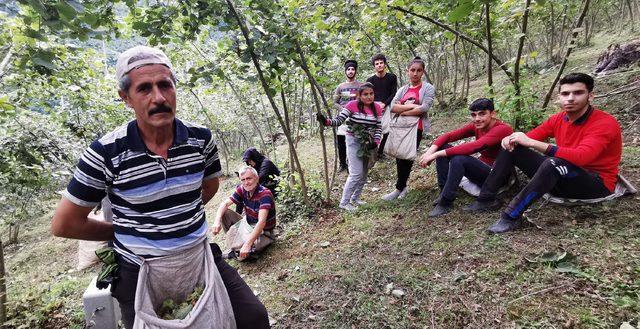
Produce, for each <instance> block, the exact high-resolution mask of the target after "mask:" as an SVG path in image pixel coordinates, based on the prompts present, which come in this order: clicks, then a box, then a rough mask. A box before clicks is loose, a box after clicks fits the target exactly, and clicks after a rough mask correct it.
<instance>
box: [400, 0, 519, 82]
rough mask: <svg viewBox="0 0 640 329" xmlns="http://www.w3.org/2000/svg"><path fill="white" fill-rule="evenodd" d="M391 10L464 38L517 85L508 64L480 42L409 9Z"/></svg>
mask: <svg viewBox="0 0 640 329" xmlns="http://www.w3.org/2000/svg"><path fill="white" fill-rule="evenodd" d="M389 8H391V9H393V10H397V11H399V12H403V13H405V14H409V15H413V16H416V17H419V18H422V19H424V20H426V21H427V22H429V23H432V24H434V25H436V26H438V27H440V28H441V29H444V30H447V31H449V32H451V33H453V34H455V35H457V36H458V37H460V38H462V39H463V40H466V41H467V42H469V43H471V44H473V45H474V46H476V47H478V48H480V50H482V51H484V52H485V53H486V54H487V55H489V56H491V58H492V59H493V61H494V62H496V64H498V66H500V68H501V69H502V71H503V72H504V73H505V74H506V75H507V77H509V80H511V83H513V84H515V80H514V78H513V74H511V72H509V68H508V66H507V63H506V62H504V61H502V60H500V59H499V58H497V57H496V55H494V54H492V53H490V52H489V50H488V49H487V48H486V47H485V46H483V45H482V44H481V43H479V42H478V41H476V40H474V39H472V38H471V37H469V36H467V35H466V34H464V33H462V32H460V31H458V30H456V29H454V28H453V27H451V26H449V25H447V24H445V23H442V22H440V21H438V20H436V19H433V18H431V17H427V16H424V15H420V14H417V13H414V12H412V11H409V10H407V9H404V8H400V7H397V6H389Z"/></svg>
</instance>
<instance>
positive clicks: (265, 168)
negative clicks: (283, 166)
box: [242, 147, 280, 197]
mask: <svg viewBox="0 0 640 329" xmlns="http://www.w3.org/2000/svg"><path fill="white" fill-rule="evenodd" d="M249 160H253V162H255V163H256V165H255V167H254V168H255V169H256V171H257V172H258V176H259V177H260V185H262V186H264V187H266V188H268V189H269V190H271V193H273V196H274V197H275V195H276V191H275V188H276V186H278V177H279V176H280V169H278V167H276V165H275V164H274V163H273V162H271V160H269V159H267V158H265V156H264V155H262V154H261V153H260V152H258V150H256V148H255V147H250V148H248V149H246V150H245V151H244V153H243V154H242V161H244V162H247V161H249Z"/></svg>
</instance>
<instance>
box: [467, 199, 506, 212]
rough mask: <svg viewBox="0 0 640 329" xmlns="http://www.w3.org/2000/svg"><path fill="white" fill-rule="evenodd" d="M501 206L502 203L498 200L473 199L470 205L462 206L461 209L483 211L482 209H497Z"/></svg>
mask: <svg viewBox="0 0 640 329" xmlns="http://www.w3.org/2000/svg"><path fill="white" fill-rule="evenodd" d="M500 207H502V203H501V202H500V201H498V200H493V201H478V200H476V201H473V203H471V204H470V205H468V206H466V207H464V208H462V210H464V211H467V212H483V211H492V210H498V209H500Z"/></svg>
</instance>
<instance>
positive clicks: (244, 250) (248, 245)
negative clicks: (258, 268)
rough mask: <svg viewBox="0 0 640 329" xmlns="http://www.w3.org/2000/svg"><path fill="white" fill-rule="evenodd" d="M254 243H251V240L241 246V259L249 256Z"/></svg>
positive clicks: (239, 256)
mask: <svg viewBox="0 0 640 329" xmlns="http://www.w3.org/2000/svg"><path fill="white" fill-rule="evenodd" d="M252 245H253V243H249V241H247V242H245V243H244V244H243V245H242V248H240V255H238V258H239V259H245V258H247V256H249V253H250V252H251V246H252Z"/></svg>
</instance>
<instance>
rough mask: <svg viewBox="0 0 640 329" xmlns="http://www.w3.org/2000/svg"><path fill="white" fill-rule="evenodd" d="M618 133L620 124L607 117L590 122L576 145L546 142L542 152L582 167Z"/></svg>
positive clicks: (596, 156)
mask: <svg viewBox="0 0 640 329" xmlns="http://www.w3.org/2000/svg"><path fill="white" fill-rule="evenodd" d="M620 134H621V129H620V124H619V123H618V122H617V121H615V119H613V118H608V119H606V120H600V121H598V122H594V123H593V124H591V125H590V126H589V127H588V129H586V132H585V134H584V135H583V136H582V138H580V141H579V142H578V144H577V145H575V146H557V145H553V144H547V147H546V148H545V149H544V151H542V152H543V153H544V154H546V155H548V156H555V157H558V158H561V159H565V160H567V161H569V162H571V163H573V164H574V165H576V166H579V167H582V166H586V165H588V164H590V163H593V161H594V160H596V159H597V158H598V157H599V156H600V154H602V152H603V151H604V150H605V148H607V147H608V146H609V145H610V144H611V141H612V140H614V139H616V138H619V137H618V136H619V135H620ZM541 147H542V146H541Z"/></svg>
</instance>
